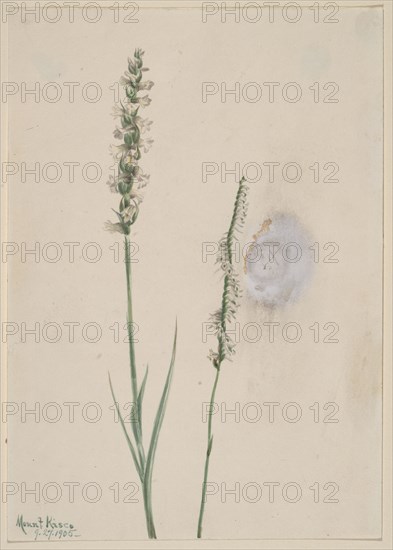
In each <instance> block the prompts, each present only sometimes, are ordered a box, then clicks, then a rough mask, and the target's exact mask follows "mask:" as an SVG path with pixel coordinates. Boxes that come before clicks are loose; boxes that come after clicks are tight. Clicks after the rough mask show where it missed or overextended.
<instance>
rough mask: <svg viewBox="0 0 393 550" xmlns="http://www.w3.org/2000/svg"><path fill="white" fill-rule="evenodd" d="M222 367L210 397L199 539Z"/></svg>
mask: <svg viewBox="0 0 393 550" xmlns="http://www.w3.org/2000/svg"><path fill="white" fill-rule="evenodd" d="M220 367H221V363H220V364H219V365H218V366H217V367H216V371H217V372H216V378H215V380H214V384H213V389H212V394H211V398H210V405H209V412H208V424H207V450H206V459H205V469H204V474H203V484H202V498H201V506H200V510H199V520H198V539H200V538H201V537H202V523H203V514H204V512H205V501H206V485H207V476H208V473H209V463H210V454H211V452H212V447H213V436H212V417H213V414H212V413H213V405H214V399H215V395H216V389H217V384H218V379H219V377H220Z"/></svg>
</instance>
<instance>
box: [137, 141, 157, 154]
mask: <svg viewBox="0 0 393 550" xmlns="http://www.w3.org/2000/svg"><path fill="white" fill-rule="evenodd" d="M153 143H154V139H152V138H147V139H140V140H139V147H140V148H141V149H143V151H144V152H145V153H147V152H148V151H149V149H150V147H151V146H152V145H153Z"/></svg>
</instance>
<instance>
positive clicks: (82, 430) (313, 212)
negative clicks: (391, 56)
mask: <svg viewBox="0 0 393 550" xmlns="http://www.w3.org/2000/svg"><path fill="white" fill-rule="evenodd" d="M302 25H303V27H302ZM250 29H251V30H250ZM9 32H10V34H9V46H8V47H9V67H8V80H10V81H22V80H25V81H27V82H36V81H42V82H45V81H49V80H50V81H59V82H66V81H78V80H80V81H81V82H83V83H85V82H89V81H96V82H99V83H100V84H101V86H102V87H103V89H104V95H103V98H102V100H101V101H100V102H98V103H97V104H87V103H86V102H83V101H81V100H77V101H76V102H75V103H74V104H72V105H70V104H67V103H66V102H59V103H57V104H48V103H45V102H41V103H37V104H34V105H33V104H32V103H31V102H27V103H26V104H21V103H20V102H18V101H14V102H10V103H9V105H8V108H9V111H8V114H9V120H10V130H9V159H10V160H12V161H14V162H22V161H26V162H27V163H33V162H41V163H45V162H48V161H55V162H59V163H61V162H66V161H79V162H81V164H84V163H86V162H89V161H96V162H100V163H102V164H103V165H105V164H106V163H107V165H108V167H109V166H110V158H109V156H108V152H107V150H108V144H109V143H113V142H114V141H113V139H112V138H111V133H112V130H113V126H114V124H113V121H112V119H111V117H110V116H109V112H110V110H111V107H112V104H113V94H112V92H110V90H109V89H108V88H109V86H110V85H111V84H112V83H113V82H115V81H116V80H117V78H118V76H119V75H120V74H121V73H122V71H123V70H124V66H125V60H126V58H127V56H128V55H129V54H130V52H132V50H133V48H134V47H135V46H138V45H141V46H142V47H143V48H144V49H145V50H146V57H145V59H146V64H147V66H149V67H150V69H151V73H150V75H149V76H150V77H151V78H152V79H153V80H154V82H155V86H154V88H153V90H152V92H151V97H152V99H153V103H152V105H151V106H150V107H149V110H148V111H146V114H147V113H148V116H149V118H151V119H152V120H154V125H153V131H152V135H153V137H154V139H155V144H154V147H153V149H152V150H151V152H150V153H149V154H148V155H146V157H144V158H143V163H142V165H143V166H144V167H145V168H146V170H147V172H149V173H150V174H151V185H149V187H148V189H147V193H146V199H145V201H144V203H143V207H142V212H141V216H140V218H139V220H138V223H137V225H136V230H135V235H134V240H135V241H136V242H137V243H138V245H139V247H140V255H139V256H138V259H139V262H138V264H136V265H135V266H134V307H135V319H136V321H137V322H138V324H140V334H139V335H138V337H139V340H140V341H139V343H138V346H137V357H138V358H139V364H140V367H141V366H142V364H145V363H146V362H147V361H148V362H149V365H150V368H151V370H150V385H149V386H148V388H147V394H146V401H145V406H146V413H145V422H146V425H147V426H149V425H151V422H152V419H153V417H154V413H155V408H156V403H157V401H158V399H159V394H160V388H161V385H162V382H163V380H164V377H165V371H166V368H167V364H168V360H169V355H170V346H171V339H172V335H173V325H174V319H175V317H176V316H177V317H178V322H179V347H178V355H177V360H176V372H175V378H174V382H173V387H172V391H171V398H170V402H169V406H168V411H167V416H166V419H165V424H164V428H163V432H162V434H161V439H160V444H159V449H158V454H157V463H156V468H155V476H154V478H155V482H154V488H153V491H154V506H155V515H156V522H157V529H158V530H159V535H160V538H162V539H190V538H193V536H194V532H195V522H196V515H197V511H198V505H199V487H200V477H201V473H202V468H203V459H204V450H205V438H206V425H205V424H203V423H202V421H201V403H202V402H203V401H206V400H207V399H208V396H209V392H210V386H211V383H212V376H213V372H212V368H211V366H210V365H209V363H208V361H207V359H206V353H207V351H208V348H209V347H210V345H212V344H211V343H210V342H208V343H203V342H202V341H201V325H202V323H203V322H204V321H205V320H206V319H207V316H208V314H209V312H211V311H213V310H214V309H215V308H216V307H217V303H218V300H219V297H220V292H221V284H220V282H219V278H218V275H217V274H215V269H214V266H213V263H212V261H209V262H207V263H203V262H202V259H201V243H202V242H205V241H214V240H216V239H218V238H219V237H220V236H221V234H222V233H223V231H225V229H226V227H227V224H228V216H229V213H230V211H231V209H232V203H233V195H234V192H235V188H236V187H235V183H234V181H233V182H227V183H221V182H220V181H219V179H218V178H216V179H214V181H213V179H212V181H210V182H209V183H207V184H204V183H202V181H201V164H202V162H207V161H215V162H227V163H233V162H235V161H237V162H240V163H246V162H250V161H255V162H260V163H262V162H263V161H271V160H278V161H281V162H288V161H294V160H295V161H296V162H298V163H299V164H301V165H302V166H308V165H309V164H311V163H312V162H313V161H315V160H319V161H320V162H328V161H335V162H337V163H338V164H339V165H340V183H339V184H332V185H328V184H319V185H318V184H313V183H312V182H311V180H310V179H309V180H308V181H302V182H299V183H298V184H289V183H286V182H281V181H277V182H275V183H273V184H270V183H266V182H263V183H261V182H259V183H255V184H252V185H251V186H250V187H251V191H250V211H249V216H248V219H247V227H246V231H245V234H244V242H247V240H248V239H249V237H250V235H251V234H252V233H253V232H255V230H257V229H258V227H259V225H260V223H261V222H262V221H263V220H264V219H265V218H266V217H267V216H269V215H271V214H272V213H274V212H275V211H284V212H291V213H294V214H296V215H297V216H298V217H299V218H300V220H301V222H302V223H303V224H304V226H305V227H306V228H307V229H308V230H309V232H310V233H311V235H312V236H313V238H314V239H315V241H318V242H321V243H324V242H329V241H335V242H338V243H339V244H340V262H339V263H338V264H317V265H316V266H315V270H314V277H313V279H312V282H311V284H310V285H309V288H308V289H307V291H306V292H305V293H304V295H303V296H302V298H301V300H300V301H299V302H298V304H296V305H294V306H291V307H288V308H287V309H285V310H280V311H276V312H274V313H273V314H271V313H269V312H268V311H266V310H264V309H261V308H257V307H256V306H255V304H253V302H252V300H251V299H250V298H249V297H248V296H246V297H245V299H244V303H243V308H242V310H241V312H240V316H239V322H240V323H247V322H250V321H255V322H258V323H262V322H264V321H267V320H274V321H277V322H280V323H281V324H285V323H286V322H289V321H296V322H298V323H300V324H301V326H302V327H306V329H305V332H307V327H308V326H310V325H311V324H312V323H313V322H314V321H315V320H318V321H319V322H321V323H323V322H327V321H332V320H333V321H336V322H338V323H339V324H340V329H341V330H340V343H339V344H338V345H334V346H324V345H321V344H319V345H317V344H314V343H312V341H311V339H310V338H308V339H307V338H304V339H302V341H301V342H299V343H297V344H296V345H290V344H286V343H282V342H281V343H277V345H276V344H274V345H271V344H268V343H266V340H264V341H263V342H259V343H257V344H247V343H246V342H244V341H241V342H240V343H239V345H238V348H237V354H236V358H235V361H234V363H233V364H228V365H226V368H225V369H224V372H223V376H222V379H221V382H220V388H219V395H218V401H219V402H221V401H224V400H225V401H226V402H227V404H228V407H230V406H232V405H233V404H234V403H235V402H239V403H240V404H244V403H247V402H250V401H253V402H257V403H263V402H266V401H277V402H279V403H281V404H284V403H288V402H292V401H296V402H298V403H300V404H301V405H302V408H303V411H304V419H302V421H301V422H299V423H298V424H288V423H285V422H282V421H281V422H278V421H277V422H274V423H272V424H269V423H268V422H267V420H266V416H264V418H263V419H262V420H261V422H259V423H256V424H252V423H245V422H243V421H242V422H240V423H234V422H233V421H228V422H226V423H222V422H219V421H217V419H216V422H215V429H214V432H215V447H214V452H213V455H212V463H211V470H210V479H211V481H215V482H217V483H222V482H226V483H228V484H233V483H234V482H240V483H241V484H246V483H249V482H256V483H260V484H262V483H263V482H265V481H277V482H279V483H281V484H284V483H286V482H288V481H296V482H298V483H300V484H301V486H302V488H303V490H304V494H305V495H307V497H306V496H305V497H304V498H303V499H302V500H301V502H298V503H296V504H293V505H290V504H288V503H285V502H283V501H282V500H281V501H278V502H275V503H273V504H270V503H268V502H267V501H266V496H265V498H263V499H262V500H261V501H260V502H259V503H255V504H250V503H247V502H244V501H242V502H240V503H233V502H227V503H225V504H223V503H221V502H220V500H219V498H218V497H216V498H215V499H212V500H211V501H208V504H207V507H206V517H205V536H206V537H207V538H211V539H224V538H225V539H229V540H234V539H284V538H285V539H309V538H314V539H352V538H356V539H377V538H379V537H380V536H381V514H382V511H381V490H380V482H381V444H382V438H381V434H382V421H381V407H382V399H381V377H382V262H381V257H382V200H383V197H382V182H383V171H382V161H383V158H382V146H383V145H382V144H383V141H382V137H383V134H382V73H383V65H382V56H381V51H382V39H383V36H382V10H381V9H378V8H373V9H367V8H362V9H357V8H352V9H348V10H344V9H343V10H342V12H340V24H339V25H337V26H329V28H327V27H324V26H322V27H321V26H318V25H315V24H309V25H306V24H303V23H302V24H297V25H293V26H288V25H287V24H286V25H283V24H275V25H272V26H271V27H269V26H266V25H264V26H263V32H262V30H261V29H260V28H258V26H253V27H250V26H249V25H244V24H243V25H242V24H237V25H236V24H231V23H226V24H225V25H223V24H220V23H219V22H218V21H217V22H211V21H209V24H206V25H203V24H202V23H201V21H200V16H199V14H198V13H197V12H196V10H191V9H190V10H188V9H187V10H186V9H182V10H163V9H160V10H153V9H149V10H145V11H143V10H142V11H141V13H140V23H138V25H133V26H132V32H130V30H129V27H126V26H119V25H118V26H115V25H113V24H109V19H108V22H101V23H100V24H96V25H90V26H88V27H87V26H86V23H85V22H83V23H78V22H75V23H74V24H73V25H72V26H70V25H62V24H61V23H58V24H56V25H44V24H41V25H37V26H34V25H31V24H30V25H21V24H14V25H12V24H11V25H10V28H9ZM60 37H67V46H66V47H65V46H64V40H60ZM234 37H236V39H234ZM294 45H295V46H294ZM273 80H274V81H280V82H288V81H297V82H299V83H301V85H302V87H303V88H304V89H305V90H306V89H307V87H308V86H309V85H311V84H312V83H313V82H314V81H316V80H319V81H322V82H325V81H337V82H339V84H340V102H339V103H338V104H325V105H323V104H314V103H313V102H312V99H311V95H310V96H309V97H308V100H304V101H302V102H300V103H298V104H286V103H284V102H282V101H281V102H277V103H273V104H269V103H267V102H266V101H261V102H260V103H258V104H251V103H244V102H242V103H240V104H234V103H231V102H228V103H220V102H219V101H218V100H213V99H212V100H211V101H210V100H209V101H208V102H207V103H202V102H201V82H203V81H216V82H225V81H227V82H228V83H233V82H236V81H240V82H250V81H255V82H264V81H273ZM31 127H33V129H32V130H27V128H31ZM104 181H105V180H104V178H103V179H102V181H101V182H99V183H96V184H89V183H86V182H83V181H76V182H75V183H69V182H66V181H60V182H58V183H55V184H50V183H48V182H40V183H37V184H35V183H33V182H26V183H25V184H22V183H20V182H18V181H17V180H14V182H13V183H14V185H13V186H9V188H8V201H9V202H8V214H9V224H8V236H7V240H8V241H15V242H23V241H24V242H27V243H32V242H35V241H38V242H41V243H46V242H50V241H55V242H59V243H64V242H70V241H71V242H72V241H74V242H75V241H76V242H81V243H86V242H92V241H94V242H97V243H99V245H100V246H101V247H102V250H103V258H102V260H101V261H100V262H98V263H96V264H89V263H87V262H85V261H83V259H80V258H79V259H78V258H77V259H76V261H75V263H74V264H69V263H68V262H66V261H60V262H58V263H57V264H48V263H47V262H40V263H38V264H35V263H33V262H31V261H28V262H27V263H25V264H21V262H20V258H19V259H18V257H16V259H15V261H13V262H9V263H8V277H9V280H8V319H9V320H13V321H16V322H21V321H26V323H27V324H30V325H31V324H32V323H34V322H39V323H41V325H43V324H44V323H46V322H49V321H55V322H58V323H60V324H61V323H64V322H65V321H77V322H80V323H82V324H83V323H87V322H90V321H95V322H97V323H100V324H102V326H103V327H104V334H103V338H102V340H101V341H100V342H98V343H97V344H88V343H86V342H84V341H81V339H80V338H78V339H77V341H76V342H75V343H73V344H70V343H68V342H65V341H64V340H62V341H60V342H59V343H56V344H48V343H45V342H43V343H40V344H36V343H26V344H23V345H21V344H17V343H15V342H17V339H16V340H14V341H13V343H12V344H10V345H9V346H8V354H9V355H8V397H7V400H8V401H15V402H22V401H27V402H28V403H29V404H31V403H32V402H34V401H38V402H40V403H48V402H51V401H55V402H58V403H64V402H67V401H74V402H80V403H82V404H84V403H87V402H92V401H93V402H97V403H99V404H100V405H101V407H102V410H103V418H102V420H101V421H100V422H98V423H97V424H89V423H86V422H83V421H81V420H80V416H79V417H78V416H77V420H76V421H75V423H74V424H70V423H68V422H66V421H60V422H59V423H57V424H48V423H45V422H40V423H38V424H35V423H32V422H28V423H26V424H23V423H21V422H20V418H18V417H15V418H14V419H13V420H12V421H11V422H9V423H8V438H9V444H8V479H9V480H13V481H16V482H19V483H20V482H22V481H26V482H27V483H30V484H31V483H33V482H35V481H38V482H40V483H42V484H45V483H47V482H51V481H56V482H58V483H60V484H62V483H64V482H69V481H77V482H80V483H81V484H82V485H83V484H85V483H87V482H90V481H94V482H97V483H99V484H101V485H102V487H103V497H102V499H101V501H100V502H99V503H97V504H88V503H85V502H83V501H81V500H80V499H77V502H75V503H73V504H70V503H66V502H65V501H63V500H62V501H60V502H59V503H57V504H55V505H49V504H48V503H39V504H36V503H32V502H30V503H27V504H23V503H21V502H20V501H18V498H16V499H14V500H11V501H10V502H9V503H8V509H7V513H8V527H9V531H8V536H9V539H10V540H26V539H25V538H23V539H22V538H21V535H20V532H19V530H17V529H15V526H14V524H15V518H16V516H17V515H18V514H19V513H23V514H24V516H25V517H29V516H33V517H35V516H37V515H38V514H44V515H45V514H47V513H50V514H54V515H56V517H57V518H58V519H60V517H64V518H66V517H67V518H70V520H72V521H73V522H74V523H75V524H76V525H77V526H78V529H79V531H80V533H81V535H82V537H81V538H82V539H83V540H86V541H89V540H93V541H110V540H119V541H122V540H135V539H144V538H145V527H144V518H143V509H142V505H141V503H139V504H120V503H119V504H114V503H113V495H112V493H111V491H110V490H109V487H110V486H111V485H112V484H113V483H114V482H115V481H117V482H119V483H120V484H123V483H126V482H128V481H135V482H136V481H137V479H136V476H135V474H134V470H133V467H132V465H131V461H130V457H129V455H128V453H127V448H126V445H125V443H124V440H123V436H122V434H121V430H120V427H119V426H118V425H114V423H113V421H112V414H113V413H112V412H111V411H110V410H109V407H110V406H111V401H110V395H109V390H108V384H107V371H108V369H110V371H111V373H112V376H113V381H114V384H115V386H116V387H117V388H118V391H117V393H118V398H119V400H120V401H127V400H128V399H129V397H128V393H127V390H128V369H127V348H126V345H125V344H115V343H114V342H113V336H112V333H111V332H110V330H108V327H109V326H111V325H112V324H113V323H114V322H115V321H118V322H120V323H123V321H124V309H125V296H124V292H125V288H124V273H123V269H122V267H123V266H122V265H121V264H120V263H114V262H113V259H112V253H111V251H110V248H109V247H110V246H111V245H112V244H113V243H114V242H115V241H116V238H114V237H113V236H111V235H110V234H107V233H105V232H103V230H102V225H103V222H104V221H105V220H106V219H108V218H110V217H111V214H110V208H111V207H115V206H116V202H115V200H114V197H113V195H110V194H109V193H108V190H107V188H106V186H105V185H104ZM310 244H312V243H310ZM308 332H309V331H308ZM315 401H317V402H320V403H325V402H330V401H335V402H337V403H339V405H340V415H339V416H340V422H339V423H338V424H327V425H323V424H322V423H320V424H315V423H313V422H312V420H311V416H310V411H308V407H309V406H310V405H312V404H313V403H314V402H315ZM306 411H308V413H307V414H308V416H307V414H306ZM78 419H79V420H78ZM315 481H319V482H320V483H322V484H323V483H326V482H329V481H335V482H337V483H338V484H339V485H340V503H339V504H332V505H323V504H322V503H320V504H318V505H317V504H314V503H313V502H312V499H311V498H310V496H311V493H310V491H309V490H308V487H309V485H311V484H312V483H314V482H315Z"/></svg>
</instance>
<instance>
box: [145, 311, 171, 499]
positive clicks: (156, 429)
mask: <svg viewBox="0 0 393 550" xmlns="http://www.w3.org/2000/svg"><path fill="white" fill-rule="evenodd" d="M176 340H177V321H176V327H175V337H174V339H173V348H172V358H171V363H170V366H169V370H168V375H167V378H166V382H165V386H164V390H163V392H162V396H161V400H160V404H159V406H158V410H157V414H156V418H155V420H154V426H153V431H152V435H151V440H150V445H149V451H148V453H147V458H146V469H145V478H144V485H145V488H146V490H147V492H148V494H149V499H150V498H151V490H150V486H151V477H152V472H153V463H154V456H155V454H156V449H157V442H158V436H159V435H160V430H161V426H162V422H163V420H164V415H165V409H166V404H167V401H168V394H169V389H170V386H171V381H172V374H173V367H174V364H175V357H176Z"/></svg>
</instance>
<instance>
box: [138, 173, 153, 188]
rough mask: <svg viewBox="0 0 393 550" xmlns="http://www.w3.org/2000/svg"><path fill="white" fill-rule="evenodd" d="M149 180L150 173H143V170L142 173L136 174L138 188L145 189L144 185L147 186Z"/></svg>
mask: <svg viewBox="0 0 393 550" xmlns="http://www.w3.org/2000/svg"><path fill="white" fill-rule="evenodd" d="M149 180H150V175H149V174H142V172H141V173H140V174H138V175H137V176H136V181H137V184H138V189H143V188H144V187H146V185H147V184H148V183H149Z"/></svg>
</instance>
